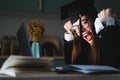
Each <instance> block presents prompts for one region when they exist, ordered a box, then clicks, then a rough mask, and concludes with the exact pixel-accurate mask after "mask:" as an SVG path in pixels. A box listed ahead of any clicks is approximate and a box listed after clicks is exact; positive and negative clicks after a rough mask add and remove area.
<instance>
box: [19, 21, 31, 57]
mask: <svg viewBox="0 0 120 80" xmlns="http://www.w3.org/2000/svg"><path fill="white" fill-rule="evenodd" d="M17 38H18V43H19V47H20V51H21V54H22V55H25V56H32V51H31V46H30V41H31V39H30V38H31V37H30V34H29V32H28V29H27V26H26V23H25V22H23V23H22V24H21V26H20V28H19V29H18V30H17Z"/></svg>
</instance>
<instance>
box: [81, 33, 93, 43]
mask: <svg viewBox="0 0 120 80" xmlns="http://www.w3.org/2000/svg"><path fill="white" fill-rule="evenodd" d="M83 37H84V38H85V39H86V40H88V41H89V40H91V38H92V33H90V32H88V33H85V34H83Z"/></svg>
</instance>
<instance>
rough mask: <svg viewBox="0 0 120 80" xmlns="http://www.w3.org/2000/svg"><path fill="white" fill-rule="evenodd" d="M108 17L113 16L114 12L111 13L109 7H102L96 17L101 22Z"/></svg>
mask: <svg viewBox="0 0 120 80" xmlns="http://www.w3.org/2000/svg"><path fill="white" fill-rule="evenodd" d="M108 17H113V18H114V17H115V14H114V13H113V11H112V9H111V8H107V9H103V10H102V11H100V12H99V13H98V18H99V19H100V21H101V22H102V23H104V24H105V22H106V20H107V18H108Z"/></svg>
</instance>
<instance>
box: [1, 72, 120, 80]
mask: <svg viewBox="0 0 120 80" xmlns="http://www.w3.org/2000/svg"><path fill="white" fill-rule="evenodd" d="M1 79H2V80H120V74H91V75H90V74H89V75H88V74H87V75H85V74H57V73H56V72H39V73H22V74H19V75H17V76H16V77H11V76H6V75H1V76H0V80H1Z"/></svg>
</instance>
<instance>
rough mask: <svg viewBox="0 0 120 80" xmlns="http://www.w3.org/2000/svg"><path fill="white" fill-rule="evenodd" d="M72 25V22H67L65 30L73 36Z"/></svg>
mask: <svg viewBox="0 0 120 80" xmlns="http://www.w3.org/2000/svg"><path fill="white" fill-rule="evenodd" d="M72 26H73V25H72V23H71V21H70V20H69V21H67V22H66V23H65V24H64V29H65V30H66V32H67V33H68V34H71V33H72V31H71V29H72Z"/></svg>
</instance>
